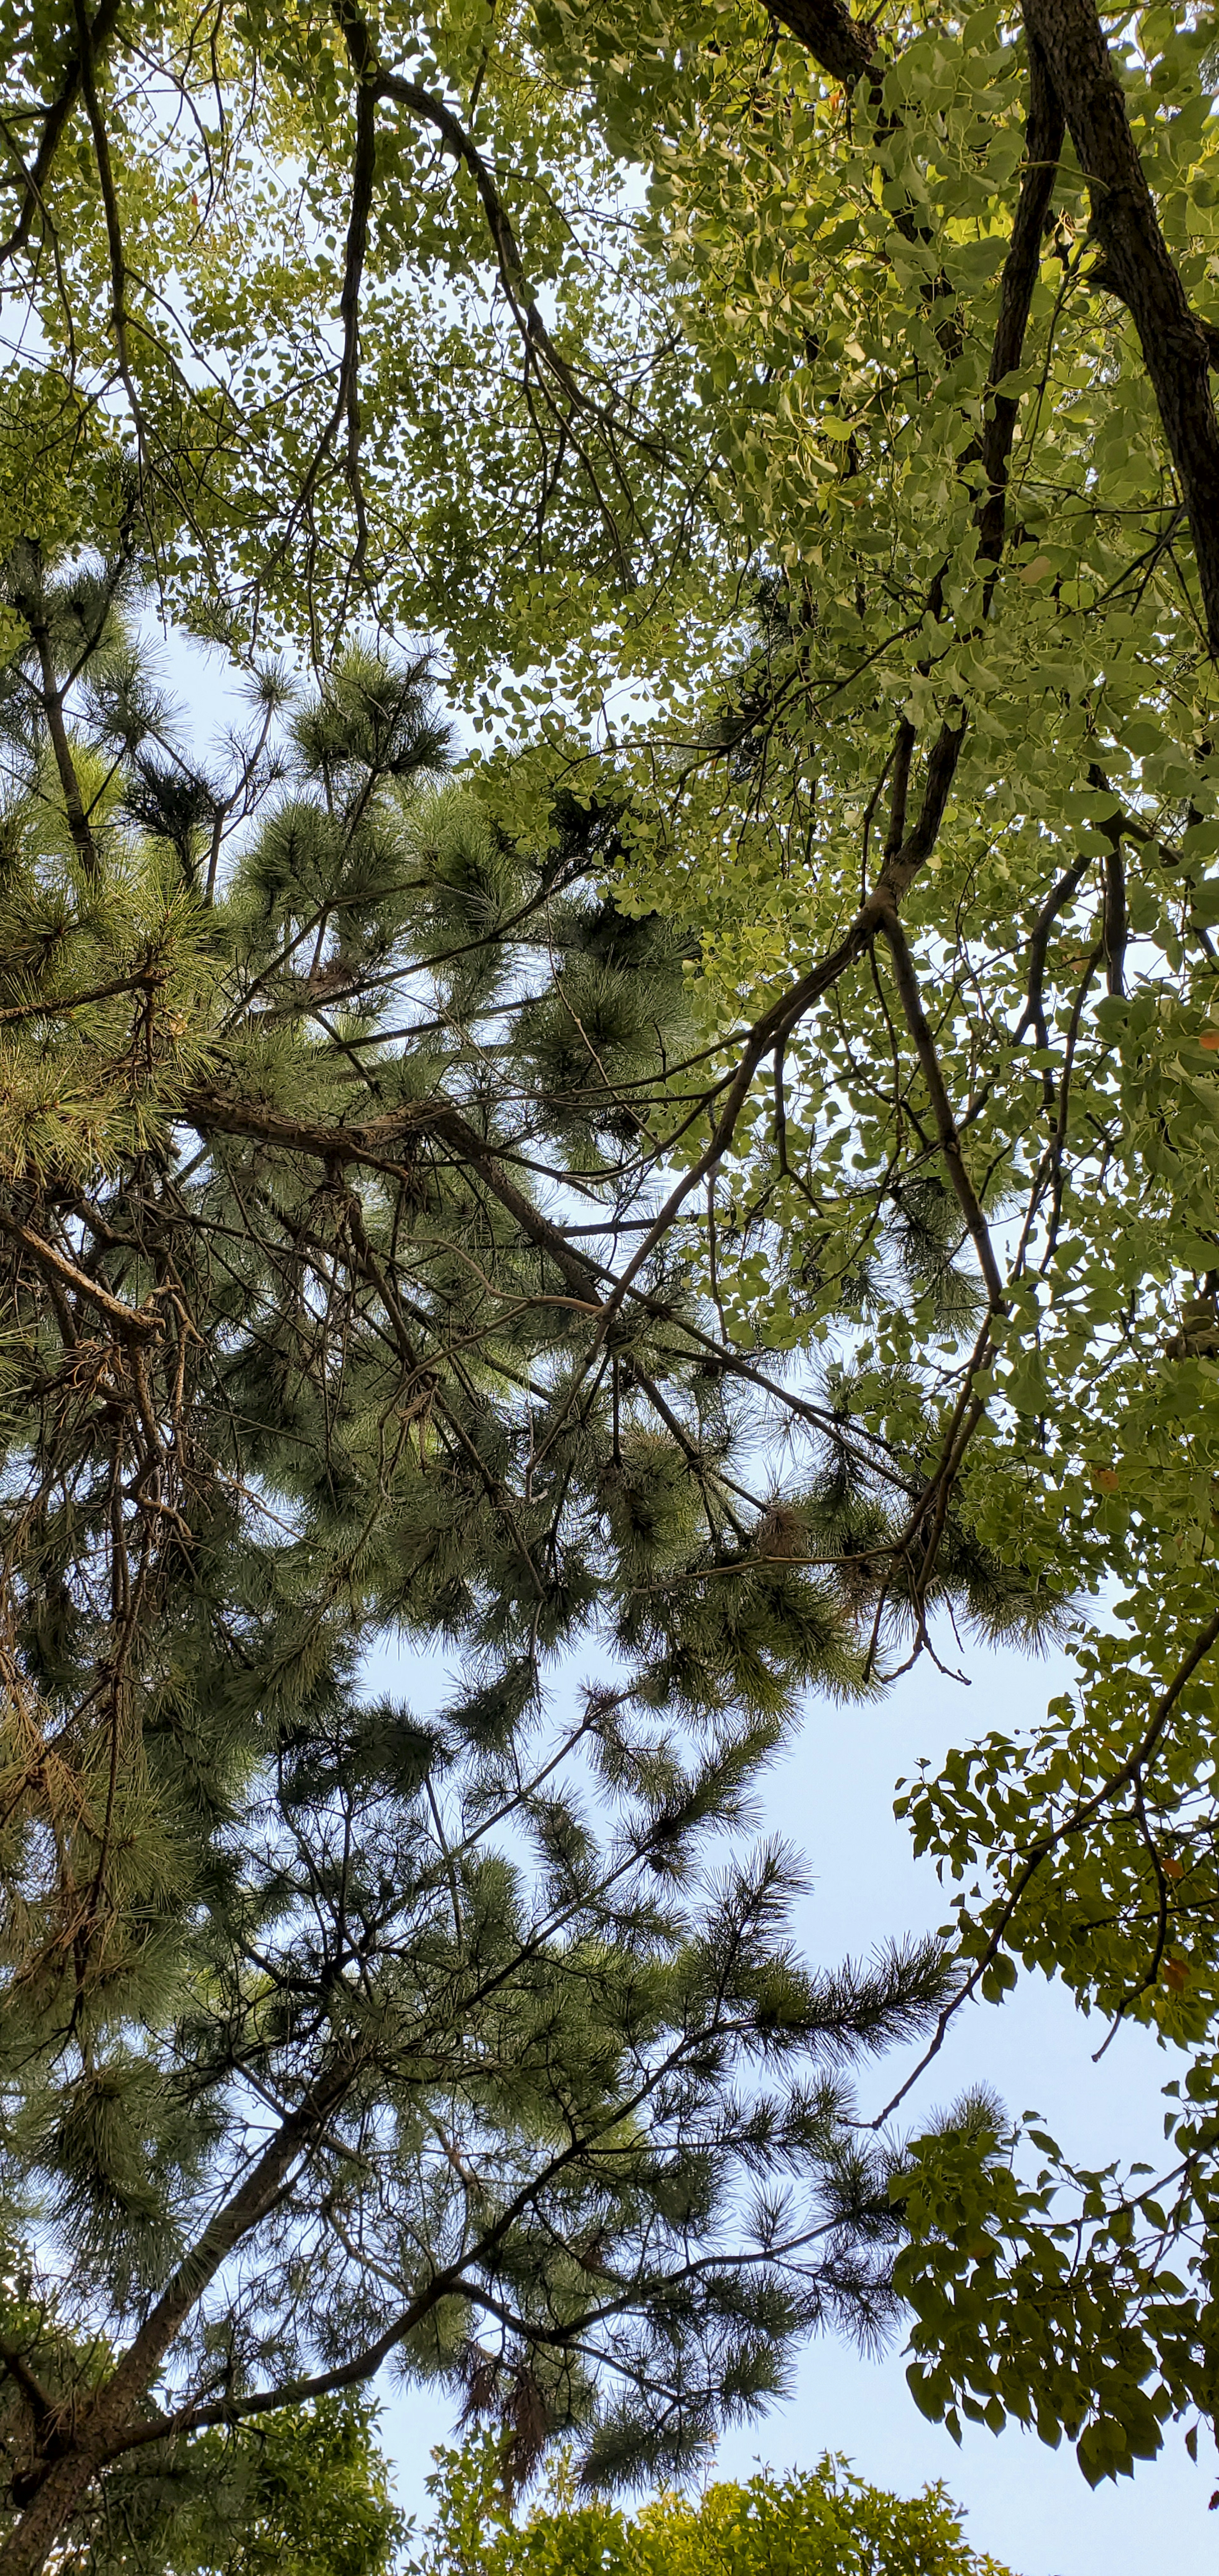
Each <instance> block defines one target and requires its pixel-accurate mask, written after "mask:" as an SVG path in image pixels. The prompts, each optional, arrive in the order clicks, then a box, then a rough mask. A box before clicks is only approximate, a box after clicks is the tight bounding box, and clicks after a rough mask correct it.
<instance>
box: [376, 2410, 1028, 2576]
mask: <svg viewBox="0 0 1219 2576" xmlns="http://www.w3.org/2000/svg"><path fill="white" fill-rule="evenodd" d="M438 2460H439V2467H438V2471H437V2474H436V2475H435V2476H434V2477H433V2478H432V2479H431V2480H430V2482H429V2483H430V2485H431V2489H432V2493H433V2495H434V2497H435V2499H436V2511H435V2519H434V2522H433V2525H432V2528H431V2530H430V2531H429V2533H428V2535H427V2541H426V2545H425V2548H424V2551H423V2554H422V2556H413V2557H411V2558H409V2559H408V2562H407V2566H408V2571H409V2576H593V2571H594V2570H596V2569H602V2568H603V2569H605V2570H606V2571H607V2576H697V2571H699V2570H703V2569H706V2570H711V2571H713V2576H754V2571H755V2570H756V2571H759V2576H786V2571H788V2570H795V2569H799V2570H800V2576H1004V2571H1003V2570H1002V2569H1001V2568H999V2566H998V2565H997V2563H996V2561H995V2560H994V2559H993V2558H987V2557H980V2556H979V2555H978V2554H977V2553H976V2552H975V2551H974V2550H972V2549H970V2548H969V2546H968V2545H967V2543H966V2541H965V2539H964V2537H963V2535H962V2531H961V2523H960V2519H959V2516H958V2515H957V2513H956V2512H955V2511H954V2509H953V2507H952V2505H951V2503H950V2502H949V2499H948V2497H947V2495H946V2493H945V2491H944V2489H943V2487H942V2486H934V2487H926V2488H924V2490H923V2493H922V2495H920V2496H911V2497H908V2498H907V2497H899V2496H895V2495H889V2494H887V2493H886V2492H885V2491H884V2490H883V2489H882V2488H879V2487H871V2486H868V2485H866V2484H865V2482H864V2480H863V2479H862V2478H858V2477H856V2476H854V2475H853V2474H852V2472H851V2471H850V2469H849V2468H848V2466H847V2463H846V2462H845V2461H844V2460H838V2459H832V2458H830V2457H828V2456H827V2457H826V2458H825V2459H823V2460H822V2461H821V2462H820V2464H819V2466H818V2467H817V2468H816V2469H811V2470H805V2471H803V2472H799V2471H798V2472H795V2473H794V2474H792V2475H791V2476H788V2477H785V2478H776V2477H774V2476H773V2475H772V2474H771V2473H770V2472H769V2471H766V2472H764V2473H763V2474H762V2475H760V2476H758V2477H754V2478H751V2479H750V2480H749V2482H748V2484H747V2485H745V2486H736V2485H730V2484H727V2483H725V2482H721V2481H719V2480H717V2481H716V2482H715V2483H714V2484H712V2485H710V2486H707V2487H705V2488H704V2489H703V2490H702V2493H701V2494H700V2495H698V2496H693V2497H692V2496H688V2495H680V2494H673V2493H668V2492H666V2493H663V2494H661V2495H659V2496H656V2497H655V2498H653V2499H652V2500H651V2502H649V2503H647V2504H645V2505H644V2506H643V2507H642V2509H641V2510H640V2511H639V2512H638V2513H637V2514H635V2515H633V2516H630V2517H628V2516H627V2515H625V2514H624V2513H623V2512H621V2510H620V2509H619V2508H618V2507H616V2506H614V2505H612V2504H607V2503H605V2502H603V2501H601V2500H599V2499H595V2498H594V2499H588V2500H584V2499H580V2498H577V2497H576V2496H575V2495H574V2494H573V2493H572V2491H571V2481H570V2474H568V2476H567V2477H566V2478H565V2477H564V2474H563V2469H562V2464H560V2468H559V2471H558V2473H557V2475H556V2477H555V2479H554V2481H553V2483H552V2490H551V2493H550V2495H549V2497H547V2498H545V2499H543V2501H542V2502H541V2503H540V2504H538V2505H536V2506H535V2507H534V2509H533V2510H532V2511H531V2512H530V2514H529V2515H528V2517H527V2518H526V2519H525V2520H524V2521H523V2522H521V2521H517V2520H515V2519H514V2518H513V2516H512V2514H511V2512H510V2510H509V2508H508V2506H507V2504H506V2503H505V2499H504V2492H503V2486H502V2482H501V2479H500V2476H499V2469H500V2459H499V2454H498V2450H497V2446H496V2444H495V2442H494V2441H493V2440H489V2439H487V2438H486V2437H484V2439H483V2441H482V2442H481V2444H470V2445H467V2447H466V2449H465V2450H464V2451H442V2452H440V2453H439V2454H438Z"/></svg>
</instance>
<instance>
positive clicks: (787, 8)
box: [771, 0, 876, 89]
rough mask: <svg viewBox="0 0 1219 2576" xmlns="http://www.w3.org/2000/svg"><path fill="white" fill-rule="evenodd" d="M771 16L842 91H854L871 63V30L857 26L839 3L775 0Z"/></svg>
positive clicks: (873, 35) (831, 0) (873, 39)
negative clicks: (837, 83)
mask: <svg viewBox="0 0 1219 2576" xmlns="http://www.w3.org/2000/svg"><path fill="white" fill-rule="evenodd" d="M771 14H772V16H773V17H775V18H777V19H778V20H779V23H780V25H781V26H783V27H786V29H787V31H788V34H789V35H792V36H795V37H797V38H798V39H799V42H800V43H801V44H802V45H804V46H805V47H806V48H807V50H808V52H809V53H810V54H811V55H812V57H813V60H814V61H815V62H818V63H820V65H821V68H822V71H825V72H828V73H829V76H830V79H831V80H836V81H841V82H842V85H843V88H844V89H854V87H855V85H856V82H857V81H861V80H862V79H863V77H864V74H865V73H866V72H867V71H868V70H869V69H870V68H871V66H872V65H873V63H874V61H875V56H876V30H875V28H874V27H869V26H861V24H860V22H859V20H858V19H857V18H853V17H852V16H851V13H850V10H849V9H847V8H845V7H844V6H843V0H776V5H775V6H774V8H773V9H772V13H771Z"/></svg>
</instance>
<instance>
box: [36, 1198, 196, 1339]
mask: <svg viewBox="0 0 1219 2576" xmlns="http://www.w3.org/2000/svg"><path fill="white" fill-rule="evenodd" d="M0 1233H3V1234H7V1235H8V1237H9V1240H10V1242H12V1243H19V1244H20V1245H21V1247H22V1249H23V1251H26V1252H28V1253H29V1254H30V1255H31V1256H32V1258H33V1259H34V1260H35V1261H36V1262H37V1263H38V1264H39V1267H40V1268H41V1269H43V1270H45V1271H46V1272H47V1273H48V1275H49V1277H50V1279H51V1280H52V1282H55V1281H58V1283H59V1285H60V1286H61V1287H64V1288H70V1289H71V1290H72V1292H73V1295H74V1296H77V1297H84V1298H86V1299H87V1301H88V1303H89V1304H90V1305H91V1306H96V1307H97V1309H98V1311H99V1313H101V1314H103V1315H105V1316H106V1317H107V1319H108V1321H109V1322H110V1323H112V1324H117V1326H118V1328H119V1330H120V1332H122V1333H124V1334H126V1335H127V1336H128V1337H129V1338H130V1339H131V1340H133V1341H149V1342H151V1341H156V1340H157V1339H158V1338H159V1336H160V1332H161V1322H160V1317H159V1316H157V1315H150V1314H149V1313H148V1312H147V1310H146V1308H143V1307H137V1306H125V1305H124V1303H123V1300H122V1298H121V1297H112V1296H111V1294H110V1291H109V1289H108V1288H102V1287H100V1286H99V1285H98V1282H97V1280H96V1279H91V1278H90V1277H89V1274H88V1271H87V1270H78V1269H77V1266H76V1263H75V1262H74V1261H69V1260H68V1258H67V1255H66V1254H65V1253H62V1252H59V1251H57V1249H56V1247H55V1245H54V1244H53V1243H48V1242H47V1241H46V1239H45V1237H44V1236H42V1235H41V1234H35V1232H34V1230H33V1227H32V1226H28V1225H23V1224H22V1223H21V1221H20V1219H19V1218H18V1217H14V1216H10V1215H9V1213H8V1211H7V1209H5V1208H3V1207H0Z"/></svg>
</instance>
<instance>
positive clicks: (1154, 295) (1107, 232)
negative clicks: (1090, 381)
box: [1025, 0, 1219, 654]
mask: <svg viewBox="0 0 1219 2576" xmlns="http://www.w3.org/2000/svg"><path fill="white" fill-rule="evenodd" d="M1025 21H1026V25H1027V27H1028V32H1029V39H1030V45H1034V44H1035V45H1037V46H1039V47H1040V49H1041V52H1042V54H1043V55H1044V58H1045V62H1046V66H1047V68H1048V72H1049V77H1050V79H1051V80H1052V82H1053V84H1054V88H1055V90H1056V91H1057V93H1058V97H1059V98H1060V100H1061V102H1062V107H1063V111H1064V114H1065V116H1066V121H1067V125H1068V127H1069V129H1070V134H1071V140H1072V142H1073V143H1074V145H1075V149H1076V151H1077V153H1078V155H1079V161H1080V167H1081V169H1082V170H1083V173H1084V177H1085V178H1086V180H1087V182H1088V188H1089V193H1090V198H1091V207H1092V231H1093V235H1094V237H1095V239H1096V241H1097V242H1098V243H1099V246H1100V251H1101V259H1102V268H1103V274H1104V281H1105V283H1106V284H1107V285H1108V286H1109V287H1110V288H1111V290H1112V292H1113V293H1114V294H1115V295H1118V296H1120V297H1121V300H1122V302H1123V303H1124V304H1125V305H1126V307H1127V309H1128V311H1129V313H1130V316H1131V319H1132V320H1133V323H1134V326H1135V329H1136V331H1137V332H1138V335H1139V345H1140V347H1141V349H1142V352H1143V363H1144V365H1145V367H1146V369H1147V373H1148V375H1149V377H1150V379H1151V383H1152V388H1153V390H1154V393H1155V398H1156V403H1157V406H1158V408H1159V414H1160V422H1161V426H1162V428H1163V431H1164V436H1165V438H1166V440H1167V442H1168V449H1169V453H1170V455H1171V457H1172V460H1173V463H1174V465H1175V467H1176V470H1177V474H1178V477H1179V480H1180V485H1181V491H1182V495H1183V497H1184V501H1185V507H1186V512H1187V515H1188V518H1189V524H1190V529H1191V532H1192V535H1193V540H1194V553H1195V557H1196V560H1197V566H1198V580H1199V584H1200V587H1201V592H1202V606H1203V613H1204V618H1205V623H1206V632H1207V640H1208V642H1209V645H1210V649H1211V652H1212V654H1215V653H1219V422H1217V421H1216V417H1215V406H1214V401H1213V399H1212V396H1211V386H1210V366H1211V348H1210V345H1209V337H1208V334H1207V331H1206V329H1205V327H1204V325H1203V324H1202V323H1201V322H1200V321H1199V319H1198V316H1197V314H1196V313H1194V312H1193V311H1192V310H1191V308H1190V304H1189V299H1188V297H1187V295H1186V292H1185V289H1184V286H1183V285H1182V283H1181V279H1180V276H1179V275H1178V272H1177V268H1176V263H1175V261H1174V260H1173V258H1172V254H1171V252H1170V251H1169V248H1168V244H1167V242H1166V241H1165V239H1164V235H1163V232H1162V231H1161V228H1160V219H1159V215H1158V213H1157V211H1156V204H1155V199H1154V197H1153V196H1152V192H1151V189H1150V187H1149V186H1148V183H1147V179H1146V177H1145V175H1144V171H1143V165H1142V162H1141V160H1140V158H1139V154H1138V149H1137V146H1136V144H1135V140H1134V136H1133V134H1132V132H1131V128H1130V119H1129V116H1128V115H1127V112H1126V100H1125V96H1124V93H1123V90H1122V84H1121V81H1120V80H1119V78H1118V75H1117V73H1116V71H1115V70H1114V67H1113V63H1112V61H1111V58H1110V54H1109V48H1108V46H1107V44H1106V42H1105V36H1104V30H1103V28H1102V26H1101V22H1100V18H1099V16H1098V14H1097V11H1096V9H1095V7H1094V5H1093V0H1025Z"/></svg>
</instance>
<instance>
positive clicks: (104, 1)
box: [0, 0, 119, 266]
mask: <svg viewBox="0 0 1219 2576" xmlns="http://www.w3.org/2000/svg"><path fill="white" fill-rule="evenodd" d="M118 14H119V0H101V6H100V8H99V9H98V12H97V15H96V17H95V18H94V20H93V23H92V26H91V27H90V29H89V46H90V50H91V52H92V55H93V59H94V62H95V63H96V62H98V61H99V60H100V58H101V56H102V54H103V53H104V51H105V49H106V46H107V45H108V44H109V42H110V38H111V36H112V35H113V34H114V30H115V26H116V25H117V22H118ZM82 69H83V61H82V56H81V54H79V53H76V54H73V55H72V56H71V57H70V59H69V62H68V66H67V70H66V71H65V73H64V77H63V81H62V83H61V86H60V88H59V90H58V92H57V94H56V96H55V97H54V98H53V99H51V100H50V101H49V103H48V105H47V106H46V107H44V108H43V109H42V111H41V115H42V141H41V143H40V144H39V146H38V150H37V153H36V154H35V156H34V161H33V164H32V166H31V168H30V169H29V170H26V169H24V168H23V170H22V176H21V185H22V193H23V204H22V208H21V212H20V214H19V216H18V218H17V222H16V224H15V225H14V227H13V230H12V232H11V233H9V235H8V236H7V239H6V240H4V241H2V242H0V266H3V264H4V262H5V261H6V260H10V259H12V258H13V257H14V255H15V254H16V252H17V251H19V250H23V249H24V248H25V245H26V242H27V241H28V240H29V237H30V231H31V228H32V225H33V221H34V217H35V214H36V213H37V212H38V210H39V209H40V207H41V205H42V192H43V189H44V188H45V186H46V183H47V181H48V179H49V178H50V176H51V172H52V170H53V169H54V166H55V160H56V156H57V154H58V151H59V147H60V144H61V143H62V141H63V137H64V133H65V130H66V128H67V125H68V122H69V119H70V118H71V115H72V111H73V109H74V108H75V106H76V104H77V101H78V99H79V97H80V94H81V79H82Z"/></svg>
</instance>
